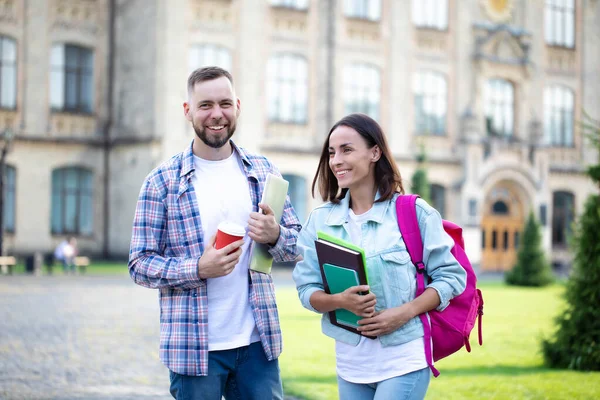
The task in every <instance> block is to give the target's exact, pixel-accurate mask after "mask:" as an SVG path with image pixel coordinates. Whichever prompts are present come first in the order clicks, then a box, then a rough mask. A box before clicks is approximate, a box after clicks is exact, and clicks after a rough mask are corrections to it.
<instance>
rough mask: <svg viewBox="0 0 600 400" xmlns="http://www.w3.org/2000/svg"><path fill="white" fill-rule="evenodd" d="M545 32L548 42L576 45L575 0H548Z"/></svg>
mask: <svg viewBox="0 0 600 400" xmlns="http://www.w3.org/2000/svg"><path fill="white" fill-rule="evenodd" d="M544 32H545V36H546V44H549V45H551V46H561V47H568V48H573V47H575V0H546V7H545V9H544Z"/></svg>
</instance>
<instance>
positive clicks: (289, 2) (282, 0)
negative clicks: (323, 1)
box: [271, 0, 308, 10]
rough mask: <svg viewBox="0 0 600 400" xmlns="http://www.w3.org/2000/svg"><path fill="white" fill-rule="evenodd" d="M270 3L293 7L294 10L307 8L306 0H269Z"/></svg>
mask: <svg viewBox="0 0 600 400" xmlns="http://www.w3.org/2000/svg"><path fill="white" fill-rule="evenodd" d="M271 5H273V6H277V7H286V8H294V9H296V10H306V9H308V0H271Z"/></svg>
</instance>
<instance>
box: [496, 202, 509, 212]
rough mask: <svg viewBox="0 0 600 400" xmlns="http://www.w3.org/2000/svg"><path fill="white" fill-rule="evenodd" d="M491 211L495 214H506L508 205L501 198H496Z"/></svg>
mask: <svg viewBox="0 0 600 400" xmlns="http://www.w3.org/2000/svg"><path fill="white" fill-rule="evenodd" d="M492 213H494V214H495V215H508V214H509V210H508V205H507V204H506V203H505V202H503V201H502V200H498V201H496V202H495V203H494V204H493V205H492Z"/></svg>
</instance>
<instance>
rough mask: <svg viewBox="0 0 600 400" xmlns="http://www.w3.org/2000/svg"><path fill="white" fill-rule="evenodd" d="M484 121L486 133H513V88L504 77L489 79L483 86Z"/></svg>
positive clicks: (499, 134) (504, 134) (494, 134)
mask: <svg viewBox="0 0 600 400" xmlns="http://www.w3.org/2000/svg"><path fill="white" fill-rule="evenodd" d="M484 102H485V121H486V130H487V133H488V135H491V136H506V137H510V136H512V135H513V133H514V132H513V130H514V109H515V104H514V89H513V85H512V84H511V83H510V82H509V81H507V80H504V79H490V80H488V81H487V83H486V86H485V95H484Z"/></svg>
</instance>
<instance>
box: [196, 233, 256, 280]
mask: <svg viewBox="0 0 600 400" xmlns="http://www.w3.org/2000/svg"><path fill="white" fill-rule="evenodd" d="M245 233H246V231H245V229H244V227H243V226H240V225H237V224H235V223H232V222H223V223H221V224H219V227H218V228H217V234H216V235H214V236H213V237H211V238H210V240H209V242H208V243H207V244H206V245H205V246H204V253H203V254H202V257H200V260H199V261H198V275H199V276H200V278H201V279H207V278H218V277H220V276H225V275H229V274H230V273H231V271H233V269H234V268H235V266H236V265H237V263H238V261H239V259H240V256H241V255H242V246H243V244H244V235H245Z"/></svg>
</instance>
